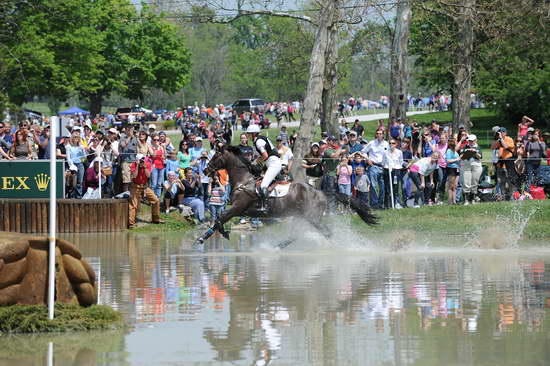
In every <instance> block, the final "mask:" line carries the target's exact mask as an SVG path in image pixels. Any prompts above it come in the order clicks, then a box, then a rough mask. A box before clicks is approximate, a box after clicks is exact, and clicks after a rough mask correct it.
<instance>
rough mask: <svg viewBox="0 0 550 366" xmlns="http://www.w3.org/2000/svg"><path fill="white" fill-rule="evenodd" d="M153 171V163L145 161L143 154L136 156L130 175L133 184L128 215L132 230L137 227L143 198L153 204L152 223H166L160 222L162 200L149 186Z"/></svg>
mask: <svg viewBox="0 0 550 366" xmlns="http://www.w3.org/2000/svg"><path fill="white" fill-rule="evenodd" d="M152 170H153V166H152V164H151V162H150V161H148V160H145V156H144V155H143V154H136V161H135V162H133V163H132V164H131V166H130V175H131V178H132V184H131V185H130V203H129V208H130V212H129V214H128V224H129V228H130V229H132V228H134V227H135V226H136V215H137V212H138V211H139V206H140V202H141V197H142V196H145V199H146V200H147V201H149V203H151V216H152V223H153V224H163V223H164V222H162V221H161V220H160V200H159V199H158V197H157V195H156V194H155V192H153V190H152V189H151V188H150V187H149V186H148V183H149V177H150V176H151V172H152Z"/></svg>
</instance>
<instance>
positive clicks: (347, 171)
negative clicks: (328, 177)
mask: <svg viewBox="0 0 550 366" xmlns="http://www.w3.org/2000/svg"><path fill="white" fill-rule="evenodd" d="M336 174H337V175H338V191H339V192H340V193H343V194H345V195H346V196H348V197H350V196H351V174H352V170H351V166H350V165H349V164H348V158H347V156H343V157H342V158H341V159H340V164H339V165H338V167H337V168H336Z"/></svg>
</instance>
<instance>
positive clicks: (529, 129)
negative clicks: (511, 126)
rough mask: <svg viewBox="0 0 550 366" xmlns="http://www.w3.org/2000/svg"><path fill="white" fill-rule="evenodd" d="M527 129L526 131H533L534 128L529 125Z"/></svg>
mask: <svg viewBox="0 0 550 366" xmlns="http://www.w3.org/2000/svg"><path fill="white" fill-rule="evenodd" d="M527 131H528V132H532V131H535V129H534V128H533V127H529V128H528V129H527Z"/></svg>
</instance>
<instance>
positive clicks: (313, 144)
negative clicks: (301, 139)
mask: <svg viewBox="0 0 550 366" xmlns="http://www.w3.org/2000/svg"><path fill="white" fill-rule="evenodd" d="M313 146H317V147H319V144H318V143H317V142H314V143H312V144H311V147H313Z"/></svg>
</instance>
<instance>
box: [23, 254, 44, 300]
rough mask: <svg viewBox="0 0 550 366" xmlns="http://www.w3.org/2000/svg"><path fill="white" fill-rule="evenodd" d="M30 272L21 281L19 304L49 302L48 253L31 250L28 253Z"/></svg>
mask: <svg viewBox="0 0 550 366" xmlns="http://www.w3.org/2000/svg"><path fill="white" fill-rule="evenodd" d="M27 268H29V271H28V272H27V273H26V274H25V277H24V278H23V281H21V293H20V296H19V302H18V304H24V305H38V304H47V301H48V297H47V296H48V252H47V251H45V250H37V249H32V248H31V249H29V251H28V252H27Z"/></svg>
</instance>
